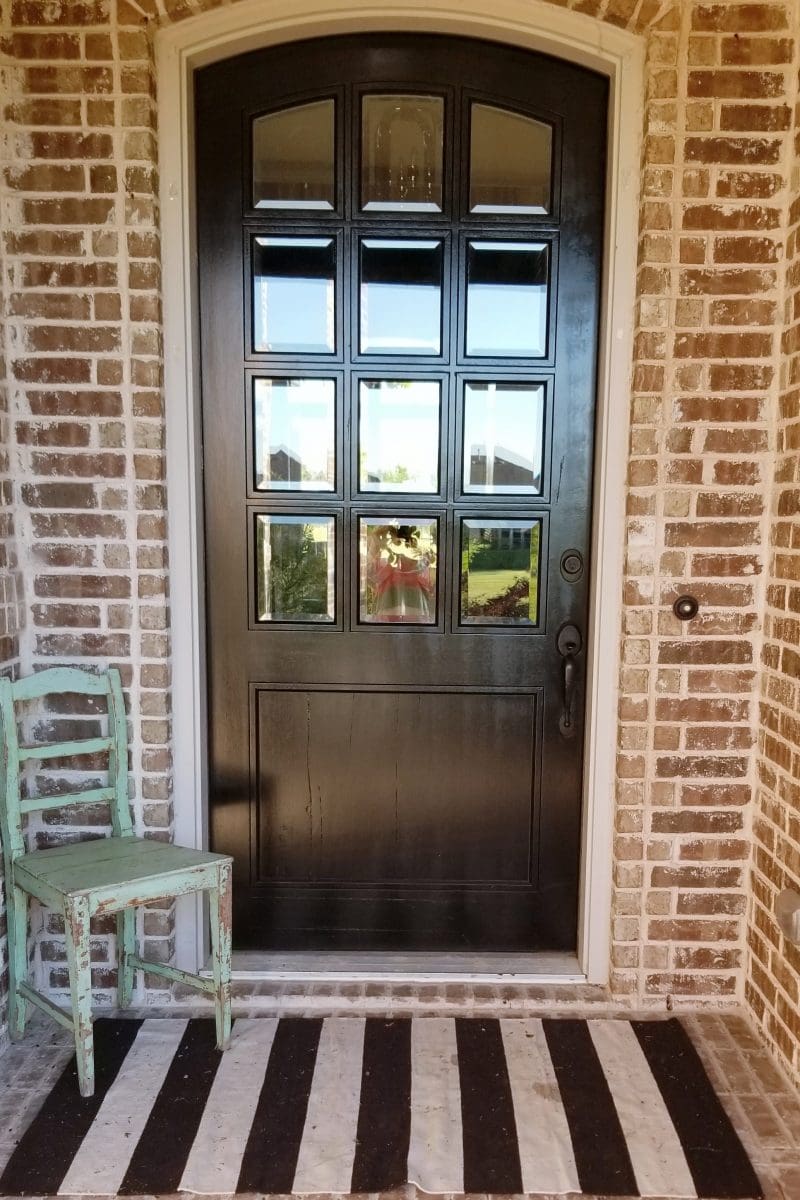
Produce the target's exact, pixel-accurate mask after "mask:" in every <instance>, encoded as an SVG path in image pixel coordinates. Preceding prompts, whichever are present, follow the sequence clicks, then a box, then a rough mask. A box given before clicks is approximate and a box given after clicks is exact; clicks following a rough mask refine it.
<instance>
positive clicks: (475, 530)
mask: <svg viewBox="0 0 800 1200" xmlns="http://www.w3.org/2000/svg"><path fill="white" fill-rule="evenodd" d="M540 529H541V521H532V520H525V521H506V520H494V519H490V518H484V517H477V518H475V519H474V520H463V521H462V522H461V604H460V615H461V623H462V625H536V624H537V623H538V620H539V541H540Z"/></svg>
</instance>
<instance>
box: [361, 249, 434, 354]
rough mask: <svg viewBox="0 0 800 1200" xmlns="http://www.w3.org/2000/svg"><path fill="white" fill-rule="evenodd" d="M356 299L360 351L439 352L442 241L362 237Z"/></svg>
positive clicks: (381, 352) (370, 352)
mask: <svg viewBox="0 0 800 1200" xmlns="http://www.w3.org/2000/svg"><path fill="white" fill-rule="evenodd" d="M359 302H360V305H361V312H360V321H359V326H360V338H361V341H360V346H361V353H362V354H439V353H440V352H441V341H442V335H441V325H442V316H441V309H442V243H441V242H439V241H396V240H378V239H376V238H365V239H364V240H363V242H362V243H361V286H360V288H359Z"/></svg>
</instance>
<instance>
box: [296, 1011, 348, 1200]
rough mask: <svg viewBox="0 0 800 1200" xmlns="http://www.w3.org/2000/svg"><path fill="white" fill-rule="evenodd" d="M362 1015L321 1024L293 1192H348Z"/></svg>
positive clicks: (335, 1018) (329, 1018)
mask: <svg viewBox="0 0 800 1200" xmlns="http://www.w3.org/2000/svg"><path fill="white" fill-rule="evenodd" d="M364 1020H365V1019H364V1017H339V1018H337V1017H328V1018H327V1019H326V1020H325V1021H324V1022H323V1025H322V1033H321V1034H320V1039H319V1050H318V1051H317V1065H316V1068H315V1070H314V1079H313V1082H312V1084H311V1095H310V1096H309V1098H308V1113H307V1114H306V1123H305V1128H304V1129H303V1140H302V1141H301V1143H300V1153H299V1154H298V1156H297V1170H296V1171H295V1175H294V1186H293V1188H292V1191H294V1192H346V1191H348V1190H349V1188H350V1180H351V1178H352V1175H353V1158H354V1155H355V1147H356V1128H357V1125H358V1102H359V1098H360V1096H361V1063H362V1058H363V1053H364Z"/></svg>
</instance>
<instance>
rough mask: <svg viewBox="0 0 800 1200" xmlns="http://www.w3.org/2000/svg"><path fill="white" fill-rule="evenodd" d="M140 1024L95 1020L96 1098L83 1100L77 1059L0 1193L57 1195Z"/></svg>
mask: <svg viewBox="0 0 800 1200" xmlns="http://www.w3.org/2000/svg"><path fill="white" fill-rule="evenodd" d="M141 1025H142V1022H141V1021H110V1020H104V1019H101V1020H98V1021H96V1022H95V1026H94V1048H95V1060H96V1068H95V1091H94V1095H93V1096H88V1097H86V1098H84V1097H82V1096H81V1094H80V1092H79V1091H78V1070H77V1067H76V1065H75V1059H74V1058H73V1059H72V1060H71V1061H70V1062H69V1063H68V1065H67V1066H66V1067H65V1068H64V1070H63V1071H62V1073H61V1075H60V1076H59V1079H58V1081H57V1082H56V1083H55V1085H54V1086H53V1088H52V1090H51V1091H50V1093H49V1094H48V1096H47V1098H46V1099H45V1101H44V1104H43V1105H42V1107H41V1108H40V1109H39V1112H38V1114H37V1116H36V1117H35V1118H34V1120H33V1121H32V1123H31V1124H30V1125H29V1126H28V1128H27V1129H26V1131H25V1133H24V1134H23V1135H22V1138H21V1139H20V1142H19V1145H18V1146H17V1147H16V1149H15V1150H14V1152H13V1154H12V1155H11V1157H10V1158H9V1160H8V1162H7V1164H6V1167H5V1170H4V1171H3V1174H2V1176H0V1194H2V1195H5V1196H24V1195H51V1196H52V1195H55V1194H56V1193H57V1192H58V1188H59V1184H60V1183H61V1180H62V1179H63V1178H64V1175H65V1174H66V1172H67V1170H68V1169H69V1165H70V1163H71V1162H72V1159H73V1158H74V1157H75V1154H76V1152H77V1150H78V1148H79V1147H80V1144H81V1142H82V1141H83V1139H84V1137H85V1136H86V1133H87V1131H88V1130H89V1128H90V1127H91V1124H92V1121H94V1119H95V1117H96V1115H97V1113H98V1112H99V1110H100V1107H101V1105H102V1103H103V1101H104V1100H105V1097H106V1093H107V1092H108V1089H109V1088H110V1087H111V1085H112V1084H113V1082H114V1080H115V1079H116V1077H117V1072H118V1071H119V1069H120V1067H121V1066H122V1063H123V1061H124V1059H125V1055H126V1054H127V1053H128V1050H129V1049H130V1047H131V1045H132V1044H133V1041H134V1039H135V1037H136V1035H137V1033H138V1032H139V1029H140V1028H141ZM45 1148H46V1151H47V1152H46V1153H44V1150H45Z"/></svg>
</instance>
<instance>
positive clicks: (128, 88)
mask: <svg viewBox="0 0 800 1200" xmlns="http://www.w3.org/2000/svg"><path fill="white" fill-rule="evenodd" d="M569 6H570V7H575V8H579V9H580V10H581V11H582V12H584V13H588V14H589V15H593V16H597V17H598V19H604V20H607V21H609V22H611V23H614V24H617V25H623V26H624V25H627V26H629V27H630V28H632V29H635V30H637V31H638V32H640V33H641V34H642V36H643V37H646V38H647V44H648V69H647V103H646V129H645V144H644V154H643V166H642V184H643V199H642V209H641V237H640V253H639V275H638V292H639V299H638V305H637V313H636V329H637V335H636V349H635V354H636V361H635V364H634V374H633V395H632V399H631V415H632V429H631V443H630V463H629V484H630V492H629V502H628V525H627V544H628V553H627V561H626V573H625V579H624V581H621V586H624V601H625V616H624V636H623V658H624V663H623V669H622V675H621V701H620V721H619V785H618V800H619V804H618V811H617V818H616V822H617V837H616V841H615V901H614V929H613V935H614V950H613V977H612V988H613V992H614V995H615V996H616V997H618V998H619V999H620V1001H622V1002H626V1003H630V1004H639V1005H653V1006H663V1005H665V1004H666V1003H667V1002H668V999H669V998H670V997H672V998H673V999H674V1001H675V1003H681V1002H686V1003H696V1002H708V1003H717V1002H733V1001H735V1000H736V999H737V998H740V997H741V995H742V989H743V979H744V971H743V956H744V950H745V935H746V926H747V920H746V908H747V902H748V863H749V857H750V850H751V840H752V831H751V819H752V811H751V795H752V788H753V783H754V779H755V750H754V746H753V739H754V734H753V730H754V728H755V716H756V704H757V700H758V695H759V663H760V658H761V636H762V632H761V619H762V614H763V611H764V604H765V584H766V575H765V562H766V558H767V548H768V534H769V530H768V514H767V513H766V511H765V498H766V497H767V496H768V492H769V484H770V479H771V469H772V466H771V465H772V453H773V448H774V437H775V436H776V430H775V422H774V411H775V405H776V402H777V396H778V389H779V386H780V381H779V378H778V374H777V372H776V365H777V350H778V339H779V337H780V331H781V328H782V322H783V314H782V307H781V300H782V288H783V284H784V280H783V274H782V261H783V255H784V246H785V242H786V221H787V217H786V214H787V211H788V198H789V182H790V180H789V161H790V153H791V147H792V131H791V124H792V112H793V106H794V104H795V101H796V93H797V72H796V69H795V66H794V65H793V62H794V59H795V57H796V54H797V31H796V30H795V29H793V28H792V27H791V21H792V19H793V18H792V13H793V12H794V5H793V0H764V2H763V3H746V2H743V0H722V2H720V3H705V4H701V3H695V2H694V0H683V2H682V3H680V4H672V3H662V2H661V0H597V3H592V0H580V2H578V0H570V5H569ZM214 7H217V0H174V2H172V3H170V0H158V3H156V0H118V2H117V3H116V4H111V3H110V2H109V0H81V2H80V3H78V2H77V0H73V2H71V3H67V2H66V0H8V2H7V5H6V13H7V17H8V21H9V26H8V31H7V36H6V38H5V39H4V53H5V61H6V69H7V73H8V97H7V102H6V106H5V121H6V131H7V147H8V153H9V156H10V162H9V163H8V164H7V166H6V171H5V175H4V179H3V183H2V187H3V206H4V212H5V213H6V214H7V218H8V228H7V229H6V232H5V252H6V262H7V277H8V280H9V289H10V294H9V298H8V303H9V313H10V315H9V332H8V342H9V347H10V365H9V371H10V378H11V382H10V395H11V397H12V401H13V403H12V407H13V412H14V419H13V427H14V428H13V431H12V434H13V438H14V440H15V443H16V453H17V459H18V462H19V469H20V480H19V488H20V512H21V519H22V525H21V528H22V529H23V530H24V536H25V539H26V544H25V553H26V555H27V556H28V561H29V562H30V579H29V590H30V595H31V608H30V620H31V633H30V661H29V663H26V665H27V666H32V667H36V666H38V665H40V664H43V663H51V662H57V661H58V662H65V661H69V662H76V661H81V662H87V663H105V662H106V661H112V662H117V663H119V664H121V665H122V666H123V668H124V671H125V677H126V685H127V689H128V692H129V695H130V702H131V710H132V713H133V714H134V717H133V719H132V723H131V728H132V745H133V758H132V777H133V782H134V808H135V812H136V819H137V825H138V828H139V829H142V830H147V831H149V832H152V833H153V834H154V835H156V836H168V834H169V830H170V828H171V819H172V814H171V809H170V803H169V787H170V785H169V769H170V756H169V744H170V722H169V709H170V687H169V685H170V679H169V641H168V628H167V627H168V605H167V597H166V592H167V564H166V557H165V545H164V534H165V511H166V497H165V494H164V485H163V416H162V398H161V394H160V390H159V386H160V357H159V356H160V350H161V346H160V327H159V300H158V294H159V293H158V288H159V280H158V241H157V238H158V209H157V202H156V198H155V197H156V188H157V179H156V167H155V138H154V128H155V121H156V108H155V102H154V79H153V68H152V57H151V52H152V39H153V36H154V33H155V31H156V29H157V28H158V26H159V25H160V24H163V23H165V22H167V21H169V20H173V19H174V20H178V19H182V18H184V17H187V16H191V15H193V14H196V13H199V12H200V11H202V10H206V9H210V8H214ZM787 336H788V335H787ZM787 389H788V383H787V384H786V385H785V390H784V395H785V394H787ZM786 421H787V422H788V421H789V418H788V416H787V418H786ZM786 436H788V434H787V435H786ZM775 528H776V529H777V523H776V526H775ZM774 557H775V559H776V561H777V556H774ZM682 591H691V592H694V593H695V594H696V595H697V596H698V598H699V599H700V601H701V605H702V608H701V613H700V616H699V617H698V618H697V620H696V621H694V622H693V623H691V624H690V625H688V626H686V625H682V624H680V623H679V622H677V621H676V620H675V618H674V617H673V616H672V613H671V607H670V606H671V603H672V600H673V599H674V597H675V596H676V595H677V594H679V593H680V592H682ZM772 599H773V600H774V597H772ZM775 607H776V606H775V605H774V603H773V604H772V609H771V610H770V611H771V613H772V612H773V610H775ZM778 607H780V606H778ZM770 620H772V616H771V618H770ZM773 632H774V631H773ZM770 636H771V637H772V634H770ZM73 718H74V714H73ZM100 820H101V818H100V816H99V815H94V814H82V815H81V821H82V824H81V825H80V826H75V825H67V824H66V823H65V820H64V819H63V818H55V821H56V823H54V824H50V825H49V826H48V828H47V830H46V831H45V832H46V834H47V836H48V837H50V838H53V837H56V838H58V837H64V836H75V835H76V834H79V833H81V832H82V831H83V830H85V829H92V828H94V829H97V828H99V827H100V826H99V824H97V822H99V821H100ZM148 921H149V925H148V928H149V929H150V930H151V932H152V934H153V939H154V941H155V942H156V943H157V944H156V945H155V946H154V947H151V951H152V950H153V949H154V950H155V951H156V952H159V953H161V954H167V953H169V951H170V948H171V942H170V939H169V930H170V925H169V920H168V915H167V914H163V913H162V914H151V916H150V917H149V918H148ZM97 949H98V966H97V977H96V983H97V985H98V989H99V993H101V992H102V990H103V988H104V987H106V985H108V984H110V983H111V981H112V979H113V972H112V971H111V970H109V964H112V963H113V947H112V945H111V943H110V940H109V939H108V938H107V937H106V935H105V934H104V933H102V932H101V933H100V934H99V936H98V941H97ZM39 952H40V955H41V957H42V962H43V967H42V970H43V974H44V977H45V978H46V979H49V981H50V982H51V983H52V984H54V985H55V986H61V985H63V982H64V971H63V966H62V964H61V961H60V959H61V946H60V942H59V938H58V927H57V925H53V924H52V923H48V924H47V926H46V930H45V934H44V935H43V937H42V938H41V939H40V949H39Z"/></svg>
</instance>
